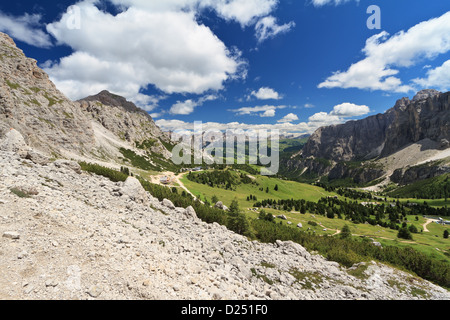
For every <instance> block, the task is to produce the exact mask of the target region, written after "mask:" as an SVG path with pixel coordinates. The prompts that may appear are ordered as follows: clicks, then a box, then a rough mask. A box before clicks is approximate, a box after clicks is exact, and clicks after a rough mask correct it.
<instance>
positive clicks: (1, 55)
mask: <svg viewBox="0 0 450 320" xmlns="http://www.w3.org/2000/svg"><path fill="white" fill-rule="evenodd" d="M0 62H1V63H0V137H3V136H4V135H6V134H8V133H9V132H10V131H11V128H13V129H15V130H17V131H19V132H20V133H21V135H22V136H23V138H24V141H25V142H26V143H27V144H28V145H30V146H31V147H32V148H33V149H35V150H36V151H40V152H41V153H43V154H45V155H47V156H49V157H52V158H57V157H77V158H82V159H90V160H94V161H95V160H99V161H102V160H105V159H108V160H111V161H119V156H120V155H121V154H120V152H119V151H118V149H120V147H125V148H126V149H137V147H138V146H142V147H143V148H144V147H145V148H146V149H148V151H149V152H152V153H155V154H157V155H158V156H159V157H162V158H165V159H169V158H170V157H171V153H170V152H169V151H168V150H167V149H166V147H165V146H164V144H165V145H170V139H169V137H168V136H167V135H166V134H164V133H163V132H161V130H160V129H159V128H158V127H157V126H156V124H155V123H154V122H153V120H152V118H151V117H150V116H149V115H148V114H147V113H146V112H145V111H144V110H141V109H139V108H137V107H136V106H135V105H134V104H133V103H131V102H129V101H127V100H126V99H125V98H123V97H120V96H117V95H114V94H112V93H109V92H107V91H103V92H101V93H100V94H98V95H96V96H92V97H88V98H86V99H85V100H83V101H82V102H73V101H71V100H69V99H68V98H67V97H65V96H64V95H63V94H62V93H61V92H60V91H59V90H58V89H57V88H56V87H55V85H54V84H53V83H52V82H51V81H50V79H49V77H48V75H47V74H46V73H45V72H44V71H43V70H41V69H40V68H39V67H38V66H37V64H36V60H33V59H29V58H27V57H26V56H25V55H24V53H23V51H21V50H20V49H18V48H17V47H16V45H15V43H14V41H13V40H12V39H11V38H10V37H9V36H8V35H6V34H4V33H0ZM97 124H98V125H97ZM97 126H100V127H101V128H102V130H100V131H101V132H100V134H99V132H98V131H99V130H98V129H97ZM104 136H108V139H109V140H108V139H107V140H108V144H107V145H104V144H102V143H99V142H98V141H99V140H101V141H103V140H105V139H103V138H104ZM102 139H103V140H102ZM110 141H112V142H111V143H110Z"/></svg>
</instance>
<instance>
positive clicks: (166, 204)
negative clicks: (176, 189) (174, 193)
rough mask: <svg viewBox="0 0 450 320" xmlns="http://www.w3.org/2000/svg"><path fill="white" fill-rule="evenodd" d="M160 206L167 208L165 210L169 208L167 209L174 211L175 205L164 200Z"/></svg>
mask: <svg viewBox="0 0 450 320" xmlns="http://www.w3.org/2000/svg"><path fill="white" fill-rule="evenodd" d="M162 205H163V206H165V207H167V208H169V209H172V210H174V209H175V205H174V204H173V203H172V201H170V200H168V199H164V200H163V201H162Z"/></svg>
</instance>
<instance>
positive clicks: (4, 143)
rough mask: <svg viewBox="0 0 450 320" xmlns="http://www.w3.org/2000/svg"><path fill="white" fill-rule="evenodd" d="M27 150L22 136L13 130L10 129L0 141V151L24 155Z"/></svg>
mask: <svg viewBox="0 0 450 320" xmlns="http://www.w3.org/2000/svg"><path fill="white" fill-rule="evenodd" d="M29 149H30V148H29V147H28V145H27V143H26V142H25V139H24V138H23V136H22V134H21V133H20V132H19V131H17V130H15V129H11V130H10V131H9V132H8V133H7V134H6V135H5V137H4V138H3V139H2V140H1V141H0V150H1V151H6V152H14V153H19V154H22V153H23V154H26V152H27V151H28V150H29Z"/></svg>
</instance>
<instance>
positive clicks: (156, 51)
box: [45, 0, 246, 101]
mask: <svg viewBox="0 0 450 320" xmlns="http://www.w3.org/2000/svg"><path fill="white" fill-rule="evenodd" d="M113 2H116V3H119V2H118V1H113ZM181 2H183V1H168V2H167V3H165V4H162V3H161V1H158V2H156V1H151V2H150V1H131V0H130V1H125V2H121V5H123V6H127V5H130V6H129V7H124V8H123V10H124V11H122V12H121V13H119V14H117V15H116V16H114V15H111V14H109V13H107V12H104V11H101V10H99V9H98V8H97V6H96V5H95V2H94V1H90V0H84V1H81V2H79V3H78V4H77V6H78V8H79V9H80V15H81V17H80V21H81V28H79V29H70V28H67V24H68V22H69V20H70V19H71V14H70V12H69V11H68V12H66V13H65V14H63V16H62V18H61V19H60V20H59V21H57V22H54V23H52V24H49V25H48V26H47V30H48V32H49V33H51V34H52V35H53V36H54V37H55V39H56V40H57V41H58V44H61V45H63V44H64V45H68V46H70V47H71V48H72V49H73V50H74V52H73V54H71V55H69V56H67V57H64V58H62V59H61V60H60V61H56V62H53V63H51V64H49V65H47V68H45V71H46V72H47V73H49V75H50V77H51V79H52V80H53V81H54V82H55V84H56V85H57V86H58V87H59V88H60V89H61V90H62V91H63V92H64V93H65V94H66V95H68V96H69V97H70V98H72V99H79V98H82V97H85V96H87V95H90V94H94V93H97V92H98V91H101V90H103V89H107V90H110V91H113V92H116V93H117V94H121V95H124V96H125V97H127V98H130V99H131V100H133V101H136V100H137V98H138V97H139V96H140V92H141V90H142V89H145V88H147V87H148V86H149V85H154V86H155V87H156V88H157V89H159V90H161V91H162V92H164V93H167V94H172V93H195V94H202V93H204V92H206V91H208V90H214V91H218V90H221V89H223V86H224V83H225V82H226V81H228V80H230V79H235V78H240V77H244V76H245V68H246V62H245V61H243V60H242V59H241V57H240V52H239V50H237V49H234V48H227V47H226V46H225V44H224V43H223V42H222V41H221V40H220V39H219V38H218V37H217V36H216V35H215V34H214V33H213V32H212V31H211V30H210V29H209V28H208V27H206V26H204V25H200V24H199V23H198V22H197V21H196V12H195V11H189V10H181V9H180V10H175V9H173V10H169V9H171V8H176V5H177V4H179V3H181ZM187 2H189V1H184V3H187ZM191 3H194V2H193V1H191ZM158 4H159V5H160V8H159V9H158V10H154V11H152V10H149V8H148V6H151V5H153V6H157V5H158ZM170 5H172V7H171V6H170ZM141 99H142V97H141Z"/></svg>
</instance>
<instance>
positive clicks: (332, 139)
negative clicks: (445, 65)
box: [284, 90, 450, 183]
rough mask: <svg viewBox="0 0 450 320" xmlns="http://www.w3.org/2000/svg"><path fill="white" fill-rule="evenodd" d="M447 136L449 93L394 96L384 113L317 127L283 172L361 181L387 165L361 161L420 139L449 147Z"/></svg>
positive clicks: (449, 136)
mask: <svg viewBox="0 0 450 320" xmlns="http://www.w3.org/2000/svg"><path fill="white" fill-rule="evenodd" d="M449 140H450V92H448V93H440V92H438V91H435V90H423V91H421V92H419V93H418V94H417V95H416V96H415V97H414V98H413V99H412V100H410V99H409V98H403V99H401V100H399V101H397V103H396V105H395V106H394V107H393V108H392V109H390V110H388V111H387V112H386V113H385V114H378V115H375V116H371V117H368V118H366V119H362V120H358V121H349V122H347V123H345V124H342V125H335V126H329V127H323V128H320V129H318V130H317V131H316V132H315V133H314V134H313V135H312V136H311V137H310V139H309V140H308V142H307V144H306V145H305V147H304V148H303V150H302V151H301V152H300V153H299V154H297V155H295V156H294V157H292V158H291V159H288V160H287V161H286V163H285V164H284V165H285V166H286V167H287V170H288V171H289V170H292V169H294V170H297V172H300V173H303V174H304V173H306V174H308V173H309V174H310V175H313V176H315V177H318V176H323V175H331V177H333V178H335V179H345V178H351V179H354V181H357V182H361V183H366V182H369V181H372V180H374V179H378V178H380V177H382V176H384V175H385V174H386V173H387V172H388V171H389V169H388V168H386V167H384V166H383V165H382V164H383V162H382V161H380V162H378V163H376V164H375V165H374V164H373V163H368V164H365V165H364V164H362V162H364V161H368V160H374V159H383V158H386V157H389V156H392V155H394V154H395V153H397V152H400V151H401V150H402V149H405V148H408V147H409V146H411V145H413V144H421V143H424V144H425V142H426V144H427V145H428V146H430V145H433V146H432V148H434V149H435V150H436V151H438V150H445V149H448V148H449V147H450V144H449V142H448V141H449ZM324 159H325V160H326V164H325V165H324V161H323V160H324ZM321 160H322V161H321ZM349 162H354V163H353V165H352V164H350V165H348V163H349ZM317 163H319V164H320V163H321V164H322V165H318V164H317ZM355 163H357V164H358V165H357V166H356V167H355ZM414 164H415V163H412V165H414ZM394 169H399V168H394Z"/></svg>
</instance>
